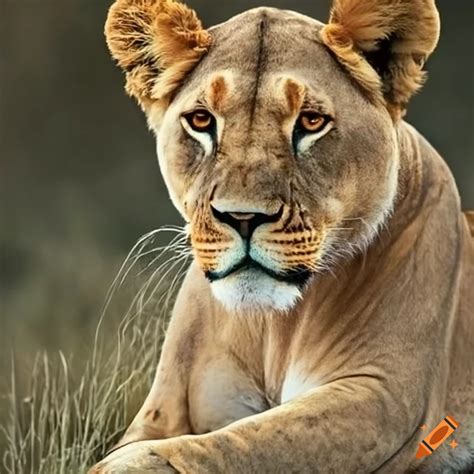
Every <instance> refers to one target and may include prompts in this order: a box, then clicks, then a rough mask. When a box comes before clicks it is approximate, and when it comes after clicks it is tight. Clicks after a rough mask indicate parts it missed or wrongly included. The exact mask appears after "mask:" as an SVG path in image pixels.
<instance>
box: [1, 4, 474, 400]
mask: <svg viewBox="0 0 474 474" xmlns="http://www.w3.org/2000/svg"><path fill="white" fill-rule="evenodd" d="M110 3H111V1H110V0H0V38H1V41H0V44H1V46H0V51H1V53H0V100H1V104H0V144H1V147H0V178H1V184H0V193H1V194H0V206H1V209H0V210H1V214H0V217H1V220H0V304H1V307H0V310H1V316H0V317H1V320H0V321H1V323H0V324H1V329H0V334H1V336H0V337H1V339H0V380H1V382H0V383H1V384H6V383H8V377H7V376H6V375H5V374H7V373H9V372H10V364H11V354H12V351H13V353H15V354H16V366H17V370H18V371H19V373H20V375H21V374H22V373H23V374H25V375H28V371H29V370H30V361H31V358H32V355H33V354H34V353H36V352H37V351H38V350H41V349H48V350H52V351H57V350H62V351H64V352H65V353H75V354H77V357H79V358H80V357H82V356H85V355H86V354H87V353H88V351H90V348H91V346H92V336H93V332H94V329H95V327H96V325H97V321H98V317H99V314H100V310H101V305H102V302H103V300H104V298H105V294H106V291H107V289H108V287H109V284H110V283H111V281H112V279H113V277H114V275H115V274H116V272H117V270H118V268H119V266H120V264H121V262H122V260H123V259H124V257H125V256H126V254H127V253H128V251H129V250H130V248H131V247H132V245H133V244H134V242H135V241H136V240H137V239H138V237H140V236H141V235H142V234H144V233H145V232H148V231H150V230H152V229H154V228H156V227H159V226H161V225H163V224H165V223H166V224H170V223H174V224H180V223H181V222H180V218H179V216H178V215H177V212H176V211H175V210H174V209H173V208H172V206H171V204H170V201H169V198H168V195H167V192H166V190H165V187H164V185H163V182H162V180H161V177H160V174H159V170H158V166H157V163H156V157H155V151H154V149H155V145H154V140H153V137H152V135H151V134H150V133H149V132H148V131H147V129H146V124H145V120H144V117H143V116H142V113H141V111H140V110H139V108H138V107H137V106H136V105H135V104H134V102H133V101H132V100H131V99H129V98H127V97H126V96H125V93H124V92H123V77H122V74H121V73H120V71H119V70H118V69H117V68H116V67H115V66H114V64H113V63H112V61H111V59H110V58H109V55H108V52H107V50H106V47H105V42H104V38H103V33H102V31H103V24H104V20H105V17H106V12H107V9H108V7H109V5H110ZM437 3H438V5H439V9H440V11H441V17H442V25H443V29H442V36H441V41H440V44H439V47H438V50H437V52H436V53H435V54H434V56H433V57H432V58H431V60H430V61H429V63H428V70H429V71H430V79H429V81H428V83H427V85H426V87H425V88H424V90H423V92H422V93H421V94H419V95H418V96H417V97H416V98H415V99H414V100H413V102H412V104H411V107H410V110H409V115H408V117H407V119H408V121H410V122H411V123H413V124H414V125H415V126H416V127H417V128H418V129H419V130H420V131H421V132H422V133H423V134H424V135H425V136H426V137H427V138H428V139H429V141H430V142H431V143H432V144H433V145H434V146H435V147H436V148H437V149H438V150H439V152H440V153H441V154H442V156H443V157H444V158H445V159H446V160H447V162H448V163H449V165H450V167H451V169H452V171H453V173H454V175H455V177H456V180H457V182H458V185H459V188H460V190H461V195H462V199H463V206H464V207H465V208H469V207H470V208H474V139H473V131H474V113H473V100H474V99H473V93H474V91H473V84H474V77H473V76H474V72H473V71H474V67H473V54H474V42H473V40H472V25H473V20H474V18H473V16H474V15H473V13H474V2H472V0H457V1H452V0H438V2H437ZM188 4H189V5H190V6H192V7H194V8H195V9H196V10H197V11H198V12H199V14H200V16H201V18H202V19H203V22H204V24H205V25H206V26H210V25H213V24H215V23H218V22H222V21H224V20H226V19H227V18H229V17H230V16H232V15H233V14H235V13H238V12H241V11H243V10H245V9H248V8H250V7H255V6H260V5H267V6H277V7H283V8H291V9H294V10H299V11H301V12H303V13H306V14H309V15H311V16H314V17H317V18H319V19H321V20H323V21H325V20H326V19H327V16H328V15H327V13H328V9H329V1H326V0H311V1H309V0H292V1H290V0H279V1H270V0H255V1H250V0H239V1H234V2H229V1H221V0H219V1H217V0H214V1H209V0H207V1H205V0H189V1H188ZM117 317H120V314H119V315H118V316H117ZM0 390H1V391H0V393H5V392H4V387H3V386H1V387H0Z"/></svg>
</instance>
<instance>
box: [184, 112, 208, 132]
mask: <svg viewBox="0 0 474 474" xmlns="http://www.w3.org/2000/svg"><path fill="white" fill-rule="evenodd" d="M186 118H187V120H188V123H189V125H190V126H191V127H192V128H193V130H195V131H197V132H208V131H209V130H210V129H211V127H212V125H213V117H212V115H211V114H210V113H209V112H207V111H203V110H198V111H196V112H192V113H191V114H189V115H188V116H187V117H186Z"/></svg>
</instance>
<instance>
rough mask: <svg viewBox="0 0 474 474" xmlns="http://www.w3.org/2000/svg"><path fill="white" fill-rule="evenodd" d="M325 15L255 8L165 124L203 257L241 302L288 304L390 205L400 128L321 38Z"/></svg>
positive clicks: (227, 297) (197, 73) (176, 189)
mask: <svg viewBox="0 0 474 474" xmlns="http://www.w3.org/2000/svg"><path fill="white" fill-rule="evenodd" d="M320 27H321V25H320V24H319V23H317V22H315V21H314V20H311V19H308V18H306V17H303V16H300V15H297V14H293V13H289V12H282V11H277V10H268V9H265V10H254V11H250V12H247V13H245V14H243V15H240V16H238V17H236V18H234V19H233V20H231V21H229V22H227V23H225V24H223V25H221V26H219V27H217V28H215V29H213V30H211V32H212V35H213V37H214V45H213V48H212V49H211V51H210V53H209V54H208V55H207V56H206V57H205V58H204V59H203V60H202V62H201V63H200V64H199V65H198V67H197V68H196V69H195V70H194V71H193V72H192V73H191V74H190V75H189V78H188V79H187V80H186V81H185V83H184V85H183V87H182V88H181V89H180V91H179V93H178V94H177V96H176V97H175V98H174V100H173V101H172V102H171V105H170V106H169V108H168V109H167V110H166V112H165V115H164V117H163V118H162V120H160V122H159V124H158V123H156V122H154V119H153V113H150V114H149V120H150V123H151V126H152V127H153V128H155V130H156V131H157V137H158V141H157V143H158V156H159V162H160V166H161V169H162V172H163V175H164V178H165V181H166V183H167V186H168V189H169V192H170V195H171V197H172V200H173V202H174V204H175V206H176V207H177V208H178V210H179V211H180V212H181V214H182V215H183V216H184V218H185V219H186V221H187V222H188V223H189V224H190V227H189V228H190V236H191V242H192V246H193V249H194V253H195V257H196V260H197V262H198V264H199V265H200V267H201V268H202V270H203V272H205V274H206V276H207V277H208V279H209V281H210V282H211V286H212V289H213V292H214V294H215V296H216V297H217V298H218V299H219V300H220V301H221V302H222V303H224V304H225V305H226V306H227V307H229V308H232V309H237V310H238V309H258V308H266V309H269V308H274V309H280V310H284V309H288V308H290V307H291V306H292V305H294V303H295V302H296V300H297V299H298V297H299V296H300V295H301V292H302V289H303V287H304V285H305V283H306V282H307V281H308V280H309V279H310V278H311V277H312V275H314V274H315V273H317V272H318V271H320V270H324V269H327V268H328V267H331V265H332V264H334V262H335V260H336V259H337V258H338V257H339V256H344V255H348V254H350V253H351V252H352V250H355V249H358V248H360V247H361V245H365V244H367V243H368V242H370V240H371V239H372V238H373V237H374V235H375V233H376V231H377V228H378V227H379V226H380V224H381V223H382V222H383V220H384V218H385V217H386V215H387V214H388V213H389V212H390V210H391V207H392V204H393V200H394V196H395V191H396V182H397V170H398V161H397V156H398V154H397V148H396V140H395V129H394V126H393V124H392V121H391V119H390V116H389V114H388V112H387V111H386V109H384V108H382V107H376V106H375V105H372V104H371V103H370V102H369V101H368V100H367V99H366V97H365V96H364V95H363V93H362V92H361V90H360V88H359V86H358V85H357V84H356V83H354V82H353V81H352V80H351V78H350V77H349V76H348V74H347V73H346V72H344V70H343V69H342V68H341V67H340V66H339V65H338V63H337V62H336V60H335V59H334V58H333V57H332V56H331V53H330V52H329V50H328V49H327V47H326V46H324V45H323V44H321V42H319V41H317V39H316V38H317V30H318V29H319V28H320Z"/></svg>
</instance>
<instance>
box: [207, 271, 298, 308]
mask: <svg viewBox="0 0 474 474" xmlns="http://www.w3.org/2000/svg"><path fill="white" fill-rule="evenodd" d="M211 290H212V293H213V295H214V296H215V298H216V299H217V300H218V301H220V302H221V303H222V304H223V305H224V307H225V308H226V310H227V311H228V312H230V313H240V314H242V313H244V314H248V313H268V312H271V311H275V310H276V311H279V312H286V311H288V310H290V309H291V308H292V307H293V306H294V305H295V304H296V302H297V301H298V300H299V299H300V298H301V297H302V289H301V288H299V287H298V286H297V285H294V284H291V283H286V282H283V281H278V280H276V279H275V278H272V277H271V276H269V275H267V274H265V273H264V272H263V271H261V270H259V269H254V268H245V269H242V270H238V271H237V272H235V273H232V274H231V275H229V276H227V277H226V278H224V279H222V280H216V281H214V282H212V283H211Z"/></svg>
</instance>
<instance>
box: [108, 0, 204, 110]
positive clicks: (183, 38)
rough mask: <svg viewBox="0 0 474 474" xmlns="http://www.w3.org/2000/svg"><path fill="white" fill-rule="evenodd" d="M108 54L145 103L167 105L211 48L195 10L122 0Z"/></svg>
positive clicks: (151, 0)
mask: <svg viewBox="0 0 474 474" xmlns="http://www.w3.org/2000/svg"><path fill="white" fill-rule="evenodd" d="M105 36H106V39H107V45H108V47H109V50H110V52H111V54H112V56H113V57H114V59H116V60H117V62H118V64H119V65H120V67H121V68H122V69H123V70H124V72H125V75H126V87H125V88H126V90H127V92H128V93H129V94H130V95H131V96H133V97H135V98H136V99H137V100H138V102H139V103H140V105H141V106H142V107H143V108H144V109H147V107H148V106H149V105H150V104H151V103H153V102H155V101H160V102H162V103H163V105H167V102H169V100H170V98H171V97H172V95H173V92H174V91H175V90H176V89H177V88H178V87H179V85H180V84H181V83H182V81H183V79H184V77H185V76H186V74H188V73H189V72H190V71H191V70H192V69H193V68H194V67H195V66H196V64H197V63H198V62H199V60H200V59H201V58H202V56H203V55H204V54H206V52H207V51H208V50H209V47H210V45H211V35H210V34H209V33H208V32H207V31H206V30H204V29H203V27H202V24H201V21H200V20H199V19H198V17H197V15H196V13H195V12H194V10H191V9H190V8H188V7H187V6H185V5H183V4H181V3H178V2H176V1H174V0H117V1H116V2H115V3H114V4H113V5H112V7H111V8H110V10H109V14H108V17H107V21H106V23H105Z"/></svg>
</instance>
